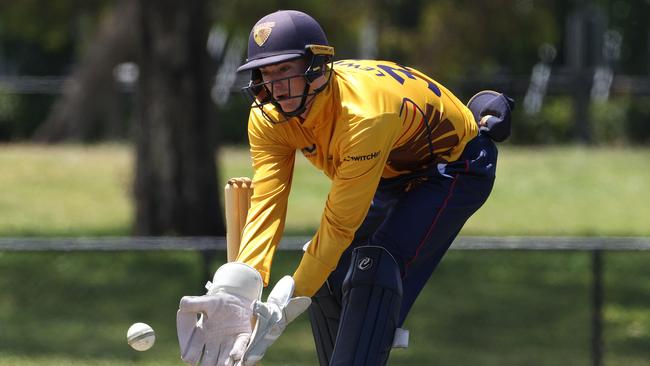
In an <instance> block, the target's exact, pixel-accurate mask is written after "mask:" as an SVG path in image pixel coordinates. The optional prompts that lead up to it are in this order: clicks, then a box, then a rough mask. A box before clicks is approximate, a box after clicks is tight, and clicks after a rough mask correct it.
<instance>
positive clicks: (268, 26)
mask: <svg viewBox="0 0 650 366" xmlns="http://www.w3.org/2000/svg"><path fill="white" fill-rule="evenodd" d="M273 27H275V22H264V23H260V24H257V25H256V26H255V28H253V38H254V39H255V43H257V45H258V46H260V47H262V45H264V43H266V40H267V39H269V36H270V35H271V31H272V30H273Z"/></svg>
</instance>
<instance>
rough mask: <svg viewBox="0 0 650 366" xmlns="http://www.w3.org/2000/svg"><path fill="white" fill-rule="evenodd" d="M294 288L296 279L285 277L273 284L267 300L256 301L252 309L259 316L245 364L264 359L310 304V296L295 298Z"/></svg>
mask: <svg viewBox="0 0 650 366" xmlns="http://www.w3.org/2000/svg"><path fill="white" fill-rule="evenodd" d="M293 290H294V281H293V278H292V277H291V276H285V277H283V278H282V279H281V280H280V281H279V282H278V283H277V284H276V285H275V287H273V290H271V293H270V294H269V297H268V299H267V302H259V301H256V302H255V303H254V305H253V312H254V313H255V314H256V315H257V323H256V325H255V330H254V331H253V334H252V336H251V341H250V344H249V345H248V348H247V349H246V354H245V355H244V362H243V364H244V365H245V366H252V365H255V363H256V362H258V361H259V360H261V359H262V357H264V354H265V353H266V350H267V349H268V348H269V347H270V346H271V345H272V344H273V343H274V342H275V341H276V340H277V339H278V337H280V335H281V334H282V332H283V331H284V329H285V328H286V327H287V325H288V324H289V323H290V322H291V321H293V320H294V319H295V318H297V317H298V315H300V314H302V313H303V312H304V311H305V310H307V308H308V307H309V305H310V304H311V299H310V298H309V297H293V298H292V297H291V296H292V295H293Z"/></svg>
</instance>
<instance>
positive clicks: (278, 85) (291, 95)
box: [260, 59, 307, 112]
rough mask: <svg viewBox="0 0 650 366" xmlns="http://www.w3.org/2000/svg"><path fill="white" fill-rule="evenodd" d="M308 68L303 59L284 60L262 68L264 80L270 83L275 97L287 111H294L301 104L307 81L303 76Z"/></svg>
mask: <svg viewBox="0 0 650 366" xmlns="http://www.w3.org/2000/svg"><path fill="white" fill-rule="evenodd" d="M306 69H307V62H306V61H305V60H303V59H299V60H293V61H287V62H282V63H279V64H275V65H269V66H265V67H262V68H260V71H261V73H262V80H263V81H264V82H265V83H266V82H270V81H272V83H270V84H269V89H272V90H270V91H271V92H272V93H273V98H274V99H275V100H276V101H277V102H278V103H279V104H280V106H281V107H282V110H283V111H285V112H293V111H295V110H296V109H298V107H299V106H300V99H301V98H300V97H301V96H302V93H303V91H304V89H305V83H306V82H307V81H306V80H305V78H304V77H303V76H302V75H303V74H304V72H305V70H306Z"/></svg>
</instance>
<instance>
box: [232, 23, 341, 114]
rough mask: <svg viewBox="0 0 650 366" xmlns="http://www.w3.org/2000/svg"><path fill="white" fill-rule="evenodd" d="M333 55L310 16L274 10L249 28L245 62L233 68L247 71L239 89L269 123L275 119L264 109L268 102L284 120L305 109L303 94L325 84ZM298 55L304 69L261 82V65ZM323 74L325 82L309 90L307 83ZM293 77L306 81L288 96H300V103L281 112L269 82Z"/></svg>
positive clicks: (289, 79) (318, 26)
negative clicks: (245, 82)
mask: <svg viewBox="0 0 650 366" xmlns="http://www.w3.org/2000/svg"><path fill="white" fill-rule="evenodd" d="M333 56H334V47H331V46H330V45H329V43H328V42H327V37H326V36H325V32H324V31H323V28H322V27H321V26H320V24H318V22H317V21H316V20H314V18H312V17H311V16H309V15H307V14H305V13H302V12H299V11H295V10H280V11H276V12H275V13H271V14H269V15H266V16H265V17H263V18H262V19H260V20H259V21H257V23H256V24H255V26H254V27H253V29H252V30H251V33H250V36H249V38H248V55H247V58H246V62H245V63H244V64H243V65H241V66H240V67H239V68H238V69H237V71H238V72H241V71H250V72H251V80H250V82H249V84H248V85H247V86H246V87H244V88H242V91H244V94H246V95H247V96H248V97H249V98H250V99H251V102H252V104H253V106H254V107H258V108H260V109H261V110H262V112H263V114H264V116H265V117H266V118H267V119H269V120H270V121H272V122H278V120H277V119H273V118H270V117H269V115H268V113H266V112H265V110H264V109H265V108H264V107H265V106H266V105H269V104H271V105H273V106H274V107H275V108H276V110H277V111H278V112H280V114H282V115H283V116H284V117H285V118H286V119H288V118H290V117H294V116H299V115H300V114H302V113H303V112H304V111H305V109H306V102H307V97H309V96H312V95H316V94H318V93H319V92H321V91H322V90H324V89H325V87H327V85H328V84H329V80H330V77H331V70H332V57H333ZM301 58H303V59H305V60H306V61H307V68H306V69H305V70H304V72H303V73H302V74H300V75H296V76H291V77H287V78H283V79H277V80H270V81H266V82H264V81H263V79H262V74H261V72H260V70H259V69H260V68H261V67H264V66H269V65H273V64H278V63H282V62H286V61H292V60H297V59H301ZM328 64H329V65H328ZM323 75H327V82H326V83H325V84H324V85H323V86H321V87H319V88H317V89H315V90H312V91H311V92H310V90H309V88H310V84H311V82H313V81H314V80H316V79H317V78H318V77H320V76H323ZM294 78H304V80H305V81H306V82H305V87H304V90H303V91H302V93H301V94H297V95H290V96H289V98H300V99H301V103H300V105H299V107H297V108H296V109H295V110H293V111H285V110H283V109H282V107H281V106H280V104H279V103H278V102H277V100H276V99H275V98H274V97H273V93H272V90H273V83H276V82H288V83H291V79H294ZM289 85H290V84H289Z"/></svg>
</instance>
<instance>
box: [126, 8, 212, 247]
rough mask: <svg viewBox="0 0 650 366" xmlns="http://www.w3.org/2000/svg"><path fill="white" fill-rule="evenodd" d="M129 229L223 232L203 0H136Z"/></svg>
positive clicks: (152, 232) (159, 232)
mask: <svg viewBox="0 0 650 366" xmlns="http://www.w3.org/2000/svg"><path fill="white" fill-rule="evenodd" d="M139 5H140V16H139V23H140V29H141V32H140V33H139V35H138V36H139V42H140V44H139V47H138V48H139V50H140V55H139V60H138V61H139V66H140V78H139V82H138V89H137V98H138V99H137V113H138V116H137V117H138V118H137V122H136V126H135V137H136V172H135V173H136V174H135V202H136V222H135V227H134V233H135V234H136V235H184V236H196V235H223V234H224V226H223V217H222V215H221V210H220V209H219V207H220V204H219V195H218V194H217V178H216V177H217V173H216V166H215V161H214V156H215V155H214V152H215V141H214V135H213V133H212V128H211V126H212V123H213V122H211V121H210V120H209V119H210V118H209V111H210V103H209V76H208V72H207V68H208V55H207V52H206V47H205V45H206V42H207V36H208V19H207V18H206V1H205V0H188V1H176V0H160V1H157V0H140V1H139Z"/></svg>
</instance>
